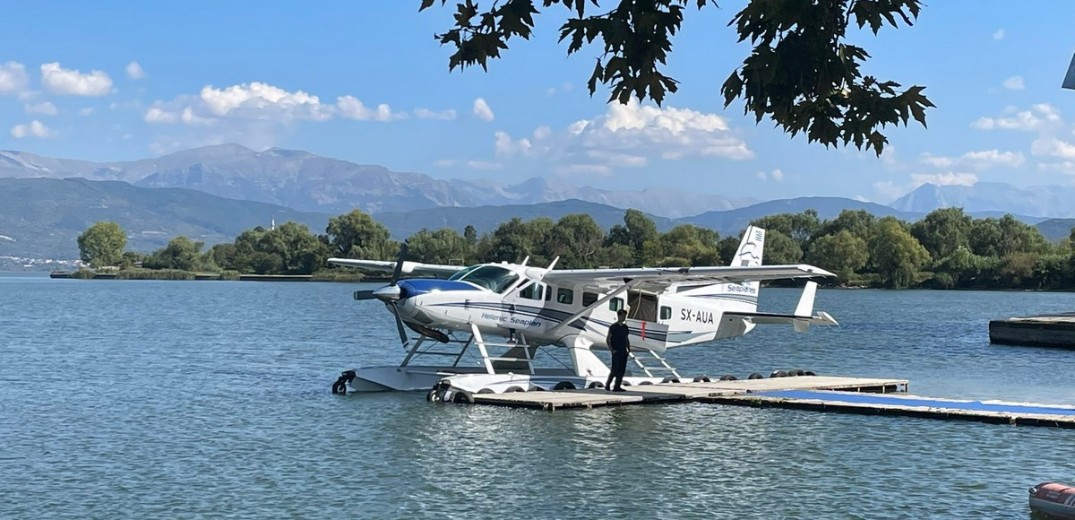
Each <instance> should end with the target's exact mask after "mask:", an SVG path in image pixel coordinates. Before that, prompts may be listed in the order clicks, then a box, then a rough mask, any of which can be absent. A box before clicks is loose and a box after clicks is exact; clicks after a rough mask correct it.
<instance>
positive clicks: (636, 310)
mask: <svg viewBox="0 0 1075 520" xmlns="http://www.w3.org/2000/svg"><path fill="white" fill-rule="evenodd" d="M627 317H628V318H631V319H634V320H640V321H649V322H654V323H656V322H657V297H656V296H654V295H652V294H649V293H645V292H641V291H632V290H628V291H627Z"/></svg>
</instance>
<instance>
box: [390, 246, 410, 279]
mask: <svg viewBox="0 0 1075 520" xmlns="http://www.w3.org/2000/svg"><path fill="white" fill-rule="evenodd" d="M406 257H407V241H406V240H404V241H403V243H402V244H400V245H399V257H398V258H396V268H395V269H394V270H393V271H392V285H396V282H398V281H399V276H400V275H401V274H403V261H404V260H405V259H406Z"/></svg>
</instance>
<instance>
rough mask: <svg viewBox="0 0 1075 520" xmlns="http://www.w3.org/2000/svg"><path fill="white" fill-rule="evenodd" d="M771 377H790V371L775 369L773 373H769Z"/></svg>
mask: <svg viewBox="0 0 1075 520" xmlns="http://www.w3.org/2000/svg"><path fill="white" fill-rule="evenodd" d="M769 377H788V373H787V372H785V371H783V370H773V373H772V374H769Z"/></svg>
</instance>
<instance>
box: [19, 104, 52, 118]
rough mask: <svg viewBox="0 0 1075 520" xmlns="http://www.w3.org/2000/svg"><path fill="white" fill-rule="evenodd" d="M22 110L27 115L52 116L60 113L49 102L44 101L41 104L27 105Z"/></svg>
mask: <svg viewBox="0 0 1075 520" xmlns="http://www.w3.org/2000/svg"><path fill="white" fill-rule="evenodd" d="M23 110H25V111H26V113H27V114H44V115H46V116H54V115H56V114H58V113H59V112H60V111H59V109H57V108H56V105H53V104H52V102H51V101H45V102H42V103H34V104H27V105H26V106H24V107H23Z"/></svg>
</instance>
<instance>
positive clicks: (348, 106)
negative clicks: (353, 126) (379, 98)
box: [336, 96, 407, 121]
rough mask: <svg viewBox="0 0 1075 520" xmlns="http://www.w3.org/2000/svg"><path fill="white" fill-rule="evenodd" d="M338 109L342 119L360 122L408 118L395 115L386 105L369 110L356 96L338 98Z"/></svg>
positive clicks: (398, 114)
mask: <svg viewBox="0 0 1075 520" xmlns="http://www.w3.org/2000/svg"><path fill="white" fill-rule="evenodd" d="M336 109H337V110H339V113H340V117H346V118H347V119H357V120H359V121H392V120H393V119H402V118H404V117H407V116H406V115H405V114H400V113H393V112H392V107H390V106H388V105H387V104H385V103H381V104H380V105H377V108H376V109H371V108H368V107H366V105H364V104H363V103H362V101H360V100H359V99H358V98H356V97H354V96H341V97H338V98H336Z"/></svg>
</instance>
